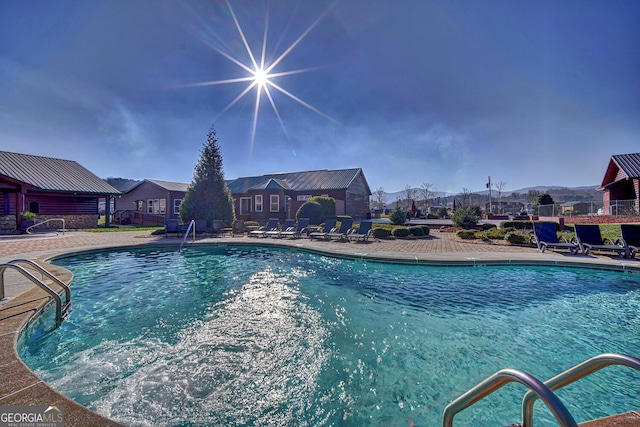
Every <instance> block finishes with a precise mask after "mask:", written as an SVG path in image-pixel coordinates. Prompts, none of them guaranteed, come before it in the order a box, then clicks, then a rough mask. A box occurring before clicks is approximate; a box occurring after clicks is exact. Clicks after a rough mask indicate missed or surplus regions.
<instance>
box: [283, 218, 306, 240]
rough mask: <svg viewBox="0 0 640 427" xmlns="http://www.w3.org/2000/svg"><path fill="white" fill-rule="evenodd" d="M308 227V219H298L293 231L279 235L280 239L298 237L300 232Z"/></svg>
mask: <svg viewBox="0 0 640 427" xmlns="http://www.w3.org/2000/svg"><path fill="white" fill-rule="evenodd" d="M308 226H309V218H298V225H297V226H296V227H295V228H294V229H293V230H285V231H282V232H281V233H280V237H281V238H282V237H296V238H297V237H300V235H301V234H302V232H303V231H304V230H305V229H306V228H307V227H308Z"/></svg>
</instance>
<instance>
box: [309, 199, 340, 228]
mask: <svg viewBox="0 0 640 427" xmlns="http://www.w3.org/2000/svg"><path fill="white" fill-rule="evenodd" d="M307 202H317V203H320V206H322V211H323V212H324V218H323V219H322V222H324V220H325V219H326V218H335V217H336V199H334V198H333V197H328V196H313V197H310V198H309V199H307ZM302 218H306V217H302Z"/></svg>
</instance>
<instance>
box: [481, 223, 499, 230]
mask: <svg viewBox="0 0 640 427" xmlns="http://www.w3.org/2000/svg"><path fill="white" fill-rule="evenodd" d="M492 228H498V226H497V225H495V224H482V230H483V231H487V230H491V229H492Z"/></svg>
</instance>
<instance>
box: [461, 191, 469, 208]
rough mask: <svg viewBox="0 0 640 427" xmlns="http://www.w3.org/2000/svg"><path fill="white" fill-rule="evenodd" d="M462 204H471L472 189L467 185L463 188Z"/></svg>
mask: <svg viewBox="0 0 640 427" xmlns="http://www.w3.org/2000/svg"><path fill="white" fill-rule="evenodd" d="M462 204H463V205H464V206H468V205H470V204H471V191H470V190H469V189H468V188H466V187H463V188H462Z"/></svg>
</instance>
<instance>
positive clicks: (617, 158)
mask: <svg viewBox="0 0 640 427" xmlns="http://www.w3.org/2000/svg"><path fill="white" fill-rule="evenodd" d="M611 160H613V161H614V162H615V163H616V165H618V167H619V168H620V170H622V172H624V174H625V175H627V178H640V153H633V154H616V155H614V156H611Z"/></svg>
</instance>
